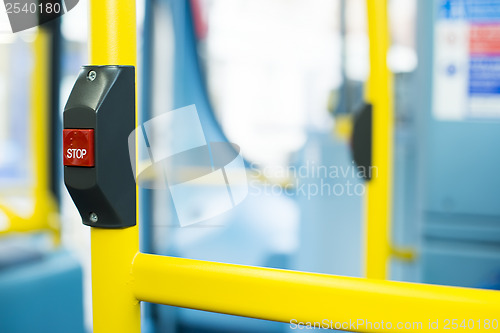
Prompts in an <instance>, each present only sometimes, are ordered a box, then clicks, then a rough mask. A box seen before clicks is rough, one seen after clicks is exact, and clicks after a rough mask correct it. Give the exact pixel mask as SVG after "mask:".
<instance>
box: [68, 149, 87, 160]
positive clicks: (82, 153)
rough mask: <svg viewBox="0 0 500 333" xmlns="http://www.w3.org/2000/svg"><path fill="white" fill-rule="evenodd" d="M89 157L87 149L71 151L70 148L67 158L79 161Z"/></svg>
mask: <svg viewBox="0 0 500 333" xmlns="http://www.w3.org/2000/svg"><path fill="white" fill-rule="evenodd" d="M85 155H87V149H71V148H68V150H67V154H66V157H67V158H77V159H79V160H81V159H83V158H85Z"/></svg>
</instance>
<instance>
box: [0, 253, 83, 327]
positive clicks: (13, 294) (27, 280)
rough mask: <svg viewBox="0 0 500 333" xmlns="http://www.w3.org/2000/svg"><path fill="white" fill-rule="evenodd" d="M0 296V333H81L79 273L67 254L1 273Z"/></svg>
mask: <svg viewBox="0 0 500 333" xmlns="http://www.w3.org/2000/svg"><path fill="white" fill-rule="evenodd" d="M0 295H1V297H0V332H8V333H27V332H50V333H59V332H60V333H68V332H71V333H83V332H84V325H83V300H82V270H81V267H80V265H79V264H78V262H77V261H76V260H75V258H73V257H72V256H71V255H70V254H69V253H68V252H66V251H58V252H56V253H53V254H50V255H47V256H46V257H44V258H43V259H42V260H39V261H37V262H34V263H30V264H26V265H20V266H17V267H11V268H9V269H6V270H3V271H2V272H0Z"/></svg>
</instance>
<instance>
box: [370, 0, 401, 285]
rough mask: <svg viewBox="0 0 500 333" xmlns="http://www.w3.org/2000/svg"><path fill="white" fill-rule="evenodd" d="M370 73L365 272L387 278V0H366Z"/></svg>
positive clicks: (390, 118)
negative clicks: (369, 178)
mask: <svg viewBox="0 0 500 333" xmlns="http://www.w3.org/2000/svg"><path fill="white" fill-rule="evenodd" d="M366 3H367V15H368V37H369V41H370V76H369V79H368V81H367V89H366V99H367V102H369V103H371V104H372V164H373V166H374V167H375V168H374V172H373V174H372V175H371V176H372V179H371V180H370V181H368V183H367V187H366V206H365V209H366V212H365V214H366V215H365V216H366V223H365V249H364V253H365V275H366V277H367V278H373V279H387V277H388V272H387V271H388V263H389V259H390V254H391V249H390V228H391V215H392V208H391V202H392V173H393V171H392V163H393V162H392V152H393V127H394V124H393V122H394V120H393V118H394V114H393V106H392V76H391V73H390V72H389V69H388V67H387V50H388V49H389V22H388V15H387V0H367V2H366Z"/></svg>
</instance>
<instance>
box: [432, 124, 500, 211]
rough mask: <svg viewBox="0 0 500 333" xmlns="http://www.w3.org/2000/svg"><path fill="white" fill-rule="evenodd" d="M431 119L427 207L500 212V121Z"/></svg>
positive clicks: (438, 209) (439, 209) (443, 209)
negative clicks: (445, 120)
mask: <svg viewBox="0 0 500 333" xmlns="http://www.w3.org/2000/svg"><path fill="white" fill-rule="evenodd" d="M431 122H432V123H431V129H430V133H429V139H430V140H429V142H428V144H429V146H428V147H427V150H428V156H427V163H426V166H425V171H426V175H427V177H426V191H425V197H426V199H427V200H426V209H427V210H430V211H435V212H443V213H450V212H452V213H464V214H476V215H499V216H500V202H499V198H500V172H499V171H498V166H499V165H500V154H498V146H499V145H500V123H499V122H472V121H462V122H440V121H435V120H432V121H431Z"/></svg>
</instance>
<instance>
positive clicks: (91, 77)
mask: <svg viewBox="0 0 500 333" xmlns="http://www.w3.org/2000/svg"><path fill="white" fill-rule="evenodd" d="M96 77H97V73H96V72H95V71H90V72H89V73H88V74H87V79H88V80H89V81H94V80H95V78H96Z"/></svg>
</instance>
